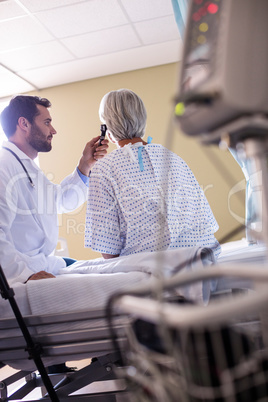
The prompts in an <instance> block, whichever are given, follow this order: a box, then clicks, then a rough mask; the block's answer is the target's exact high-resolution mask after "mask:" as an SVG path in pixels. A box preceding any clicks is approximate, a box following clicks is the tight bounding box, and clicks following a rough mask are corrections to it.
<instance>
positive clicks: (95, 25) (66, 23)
mask: <svg viewBox="0 0 268 402" xmlns="http://www.w3.org/2000/svg"><path fill="white" fill-rule="evenodd" d="M35 16H36V17H37V18H38V19H39V20H40V21H41V22H42V24H44V26H46V27H47V28H48V29H49V31H50V32H52V33H53V34H54V35H55V36H56V37H57V38H64V37H68V36H74V35H79V34H83V33H86V32H93V31H98V30H101V29H104V28H110V27H114V26H117V25H123V24H126V23H127V22H128V21H127V19H126V17H125V15H124V13H123V11H122V9H121V8H120V7H119V5H118V3H117V1H116V0H91V1H89V2H83V3H79V4H76V5H71V6H67V7H61V8H56V9H54V10H49V11H43V12H40V13H36V14H35Z"/></svg>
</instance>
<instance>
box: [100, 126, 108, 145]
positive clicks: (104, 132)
mask: <svg viewBox="0 0 268 402" xmlns="http://www.w3.org/2000/svg"><path fill="white" fill-rule="evenodd" d="M106 130H107V126H106V124H101V126H100V131H101V136H100V142H99V146H100V145H101V143H102V141H103V140H104V138H105V134H106Z"/></svg>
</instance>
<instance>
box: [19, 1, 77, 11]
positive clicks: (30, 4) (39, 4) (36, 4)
mask: <svg viewBox="0 0 268 402" xmlns="http://www.w3.org/2000/svg"><path fill="white" fill-rule="evenodd" d="M20 2H21V3H22V4H23V5H24V6H25V7H26V8H27V9H28V10H29V11H30V12H32V13H36V12H37V11H43V10H49V9H51V8H57V7H63V6H67V5H68V4H76V3H81V0H20Z"/></svg>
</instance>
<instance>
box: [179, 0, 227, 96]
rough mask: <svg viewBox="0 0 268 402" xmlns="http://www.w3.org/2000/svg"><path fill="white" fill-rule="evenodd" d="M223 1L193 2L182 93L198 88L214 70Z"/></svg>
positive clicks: (197, 0) (195, 0)
mask: <svg viewBox="0 0 268 402" xmlns="http://www.w3.org/2000/svg"><path fill="white" fill-rule="evenodd" d="M222 2H223V0H215V1H205V0H194V1H193V2H192V7H191V8H190V10H189V12H190V15H189V16H188V18H189V19H190V21H189V20H188V32H187V39H186V43H185V52H186V53H185V64H184V66H183V68H184V72H183V75H182V87H181V91H182V92H186V91H188V90H189V89H191V90H192V89H193V88H195V87H196V86H198V85H199V84H200V83H201V82H203V81H204V80H205V79H207V78H208V76H209V75H210V74H211V72H212V71H213V67H214V66H213V64H214V50H215V48H216V46H217V38H218V28H219V18H220V10H221V3H222Z"/></svg>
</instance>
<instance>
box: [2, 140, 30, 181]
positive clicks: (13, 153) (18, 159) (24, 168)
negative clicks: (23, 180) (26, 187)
mask: <svg viewBox="0 0 268 402" xmlns="http://www.w3.org/2000/svg"><path fill="white" fill-rule="evenodd" d="M2 148H3V149H6V150H7V151H9V152H10V153H11V154H12V155H13V156H15V158H16V159H17V161H18V162H19V163H20V164H21V166H22V168H23V170H24V172H25V173H26V175H27V177H28V180H29V182H30V185H31V186H32V187H35V185H34V182H33V181H32V178H31V176H30V175H29V172H28V170H27V169H26V167H25V166H24V164H23V163H22V161H21V159H20V158H19V157H18V155H16V154H15V152H13V151H11V149H9V148H7V147H2Z"/></svg>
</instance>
